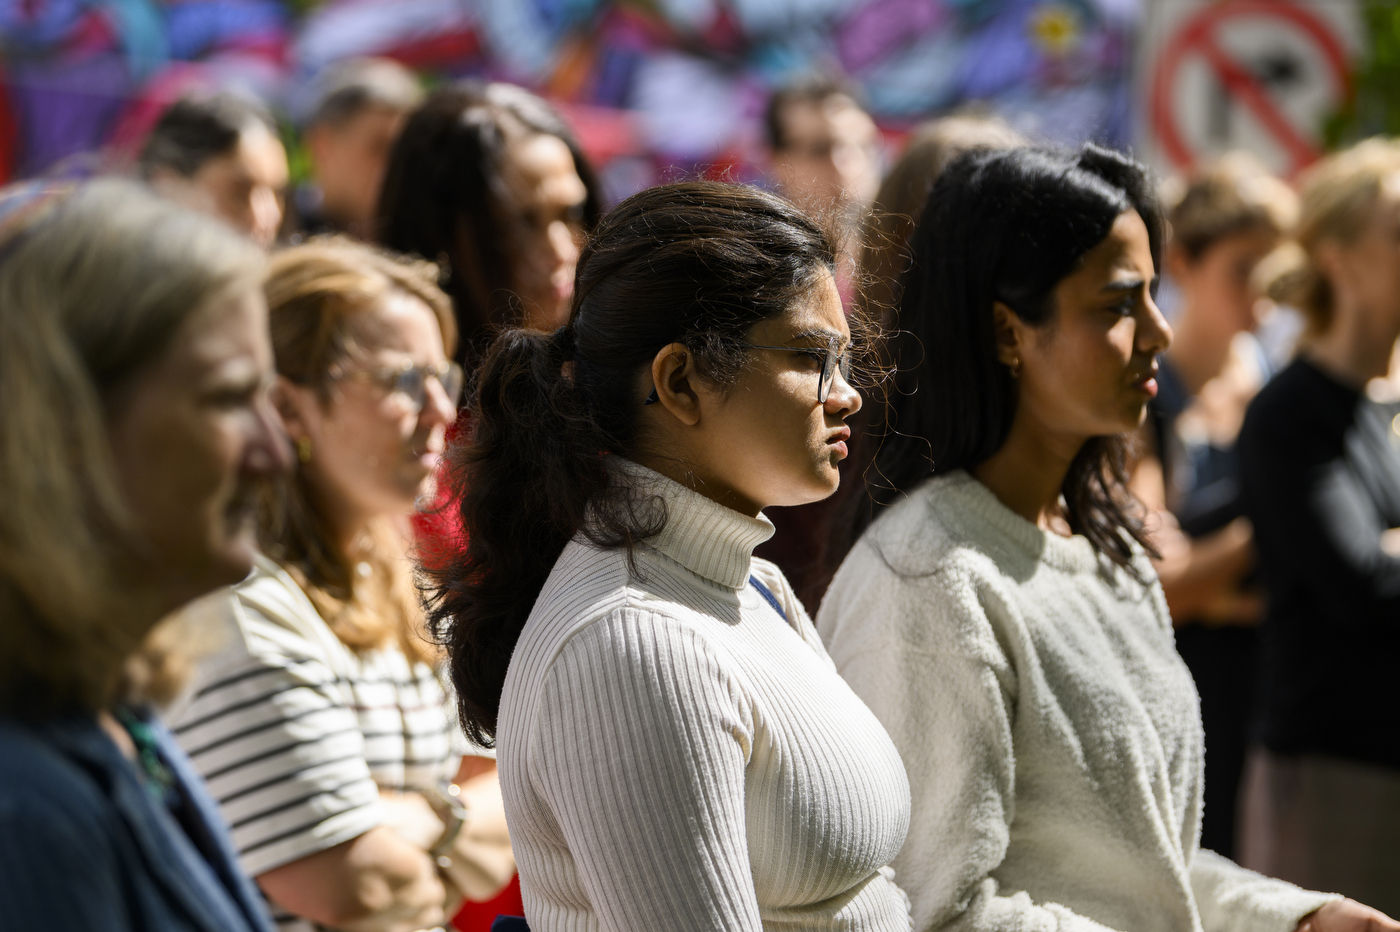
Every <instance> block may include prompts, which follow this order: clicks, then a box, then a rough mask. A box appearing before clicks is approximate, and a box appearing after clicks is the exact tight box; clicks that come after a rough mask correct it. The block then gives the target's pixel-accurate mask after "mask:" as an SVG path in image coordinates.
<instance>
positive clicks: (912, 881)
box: [835, 561, 1107, 932]
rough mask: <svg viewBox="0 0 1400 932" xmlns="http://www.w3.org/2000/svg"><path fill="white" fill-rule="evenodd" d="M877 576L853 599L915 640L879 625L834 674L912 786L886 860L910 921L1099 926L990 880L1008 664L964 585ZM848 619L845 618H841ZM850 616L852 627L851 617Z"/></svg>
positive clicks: (922, 929) (1001, 833)
mask: <svg viewBox="0 0 1400 932" xmlns="http://www.w3.org/2000/svg"><path fill="white" fill-rule="evenodd" d="M869 568H870V569H871V570H873V571H874V574H875V575H876V576H877V577H883V578H875V579H871V580H869V582H868V583H867V584H866V585H864V586H862V587H861V589H862V591H861V596H860V599H859V604H860V605H861V606H862V613H863V614H864V615H865V616H866V617H867V618H870V619H877V618H881V617H884V618H911V617H917V618H918V619H919V623H918V625H917V626H914V627H913V628H909V629H905V630H906V631H910V630H913V631H917V638H918V640H917V643H911V639H910V638H905V637H900V636H898V635H897V634H895V633H893V632H892V631H891V629H890V628H889V627H883V626H879V625H875V624H871V625H869V626H868V627H869V628H877V627H878V628H880V630H881V633H880V634H878V635H874V636H871V637H868V638H864V639H862V640H861V643H860V646H859V648H858V649H856V650H851V651H842V652H841V653H840V654H839V655H838V656H836V658H835V659H836V662H837V665H838V667H839V669H840V671H841V674H842V675H843V676H844V677H845V678H846V679H847V681H848V682H850V683H851V684H852V686H854V687H855V689H856V692H857V693H859V694H860V696H861V698H862V699H864V700H865V702H866V704H867V705H869V706H870V708H871V710H872V711H874V713H875V715H876V716H877V717H878V718H879V719H880V721H881V722H882V723H883V724H884V725H885V727H886V729H888V730H889V733H890V737H892V738H893V739H894V742H895V745H896V746H897V747H898V748H899V750H900V753H901V754H902V755H903V756H904V764H905V767H906V768H907V769H908V772H909V782H910V785H911V787H912V788H913V789H914V793H913V808H912V811H911V817H910V825H909V837H908V840H907V841H906V842H905V845H904V848H903V850H902V851H901V852H900V856H899V857H898V858H897V859H896V861H895V869H896V874H895V876H896V881H897V882H898V883H899V884H900V886H901V887H903V888H904V890H905V891H906V892H907V893H908V894H909V898H910V901H911V904H912V907H913V908H912V913H913V920H914V928H915V929H916V930H918V932H926V930H949V932H1052V930H1062V932H1105V930H1106V928H1107V927H1106V926H1103V925H1101V924H1099V923H1097V922H1095V921H1093V920H1092V919H1089V918H1087V917H1084V916H1081V915H1079V914H1076V913H1074V912H1072V911H1070V910H1069V909H1067V908H1065V907H1063V906H1060V905H1057V904H1054V903H1037V902H1032V900H1031V899H1030V897H1029V896H1028V895H1027V894H1025V893H1023V892H1022V893H1016V894H1014V895H1011V896H1003V895H1001V893H1000V890H999V887H998V883H997V880H996V878H995V874H996V869H997V867H998V865H1000V864H1001V862H1002V861H1003V860H1004V859H1005V857H1006V852H1007V848H1008V846H1009V843H1010V825H1011V821H1012V819H1013V817H1014V815H1015V812H1014V808H1015V791H1016V787H1015V758H1014V749H1013V747H1012V737H1011V736H1012V716H1013V714H1014V708H1015V696H1016V689H1017V680H1016V671H1015V668H1014V667H1013V665H1012V663H1011V662H1010V661H1009V660H1008V658H1007V656H1006V654H1005V653H1004V651H1003V649H1002V647H1001V646H1000V644H999V643H998V639H997V637H996V635H995V632H994V631H993V627H992V625H991V623H990V622H989V620H988V618H987V615H986V613H985V612H984V611H983V609H982V606H981V605H980V604H979V603H978V601H977V597H976V594H975V592H974V591H973V588H972V586H971V585H970V584H969V583H968V581H967V580H966V579H964V578H960V577H956V576H954V575H953V574H950V573H948V572H939V573H935V574H934V575H932V576H925V577H922V578H917V579H900V578H897V577H895V576H894V575H893V574H891V573H889V572H888V570H887V569H885V568H883V567H880V565H879V563H878V562H874V561H872V563H871V564H870V565H869ZM853 622H857V620H856V619H853V618H845V619H843V623H844V624H851V623H853ZM857 623H858V622H857Z"/></svg>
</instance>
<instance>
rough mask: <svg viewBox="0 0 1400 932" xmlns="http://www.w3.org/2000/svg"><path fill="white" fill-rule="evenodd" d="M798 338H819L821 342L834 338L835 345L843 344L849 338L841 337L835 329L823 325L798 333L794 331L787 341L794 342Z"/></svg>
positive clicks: (847, 341)
mask: <svg viewBox="0 0 1400 932" xmlns="http://www.w3.org/2000/svg"><path fill="white" fill-rule="evenodd" d="M798 340H821V341H822V342H830V341H831V340H835V341H836V343H837V345H844V344H846V343H849V342H850V340H849V339H846V338H844V337H842V336H841V334H840V333H838V332H836V331H835V330H828V329H826V328H825V327H813V328H811V329H809V330H802V331H800V332H798V333H794V334H793V335H792V336H790V337H788V340H787V342H789V343H795V342H796V341H798Z"/></svg>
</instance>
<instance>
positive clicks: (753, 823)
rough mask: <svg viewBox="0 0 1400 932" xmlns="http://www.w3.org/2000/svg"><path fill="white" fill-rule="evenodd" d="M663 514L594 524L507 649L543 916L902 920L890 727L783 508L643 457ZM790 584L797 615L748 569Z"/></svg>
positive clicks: (528, 848) (637, 478) (709, 923)
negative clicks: (653, 520) (796, 590)
mask: <svg viewBox="0 0 1400 932" xmlns="http://www.w3.org/2000/svg"><path fill="white" fill-rule="evenodd" d="M622 466H623V468H624V469H625V470H626V472H627V474H628V475H629V476H630V477H631V481H634V482H638V483H643V484H645V485H646V486H647V487H648V489H649V490H651V491H654V492H655V494H657V495H659V496H661V497H662V498H663V499H664V501H665V502H666V508H667V515H668V521H667V524H666V528H665V530H664V531H663V532H662V533H661V534H660V535H658V536H657V537H655V538H653V539H651V540H650V541H649V542H648V543H647V544H645V545H643V546H641V547H639V548H638V550H637V554H636V563H637V569H638V571H639V572H638V573H636V574H633V573H630V572H629V570H628V565H627V558H626V554H625V553H624V552H622V551H619V550H600V549H598V548H596V547H593V546H592V545H590V544H588V543H587V542H586V541H584V540H583V539H581V538H576V539H575V540H574V541H573V542H571V543H570V544H569V545H568V546H567V547H566V548H565V549H564V552H563V554H562V555H561V556H560V558H559V561H558V562H557V563H556V564H555V566H554V570H553V572H552V573H551V575H550V577H549V580H548V581H547V582H546V584H545V586H544V589H543V591H542V592H541V593H540V596H539V599H538V601H537V602H536V603H535V607H534V610H533V612H532V613H531V615H530V618H529V621H528V622H527V623H526V625H525V628H524V631H523V632H522V633H521V637H520V641H519V643H518V644H517V646H516V648H515V653H514V655H513V656H512V658H511V663H510V669H509V672H508V674H507V676H506V683H505V690H504V692H503V694H502V696H501V711H500V718H499V727H498V731H497V741H498V747H499V755H498V759H499V764H500V773H501V787H502V791H503V793H504V795H505V803H506V813H507V816H508V818H509V821H510V829H511V841H512V843H513V845H514V847H515V851H516V857H517V860H518V862H519V865H520V878H521V888H522V891H523V894H524V899H525V912H526V917H527V919H528V920H529V923H530V927H531V929H533V930H534V932H565V930H567V932H583V930H595V929H609V930H619V932H623V930H625V932H663V930H672V929H675V930H681V929H685V930H690V929H695V930H702V929H703V930H721V929H722V930H726V932H741V930H751V932H757V930H759V929H778V928H781V929H785V930H786V929H794V930H796V929H812V930H818V929H842V930H882V932H883V930H907V929H908V928H909V914H908V905H907V900H906V899H905V897H904V895H903V893H902V892H901V891H900V890H899V889H898V888H897V887H896V886H895V885H894V883H893V882H892V874H891V872H890V870H889V868H888V867H887V866H886V865H887V864H888V863H889V861H890V860H891V859H892V858H893V857H894V855H895V853H896V852H898V851H899V848H900V845H901V844H902V843H903V841H904V835H905V831H906V828H907V826H908V819H909V785H908V782H907V780H906V779H905V774H904V766H903V764H902V763H901V762H900V759H899V754H898V752H897V751H896V750H895V748H894V745H893V744H892V743H891V741H890V739H889V736H888V735H886V733H885V731H884V729H883V728H881V727H880V724H879V722H878V721H876V719H875V717H874V715H872V714H871V712H870V710H869V709H867V708H866V706H865V704H864V703H863V702H861V700H860V699H859V698H857V697H856V695H855V694H854V693H853V692H852V691H851V690H850V688H849V687H848V686H847V685H846V684H845V682H844V681H842V679H841V678H840V676H838V675H837V673H836V670H835V668H834V667H833V666H832V663H831V660H830V659H829V658H828V657H827V655H826V652H825V650H824V649H823V648H822V645H821V641H820V639H819V638H818V637H817V634H816V631H815V629H814V628H813V626H812V623H811V621H810V620H809V619H808V617H807V615H806V613H805V612H804V611H803V610H802V607H801V605H800V603H799V602H798V601H797V599H796V597H794V596H793V594H792V590H791V588H790V587H789V586H788V584H787V581H786V580H785V579H784V578H783V576H782V573H781V572H779V571H778V569H777V568H776V567H774V566H773V565H772V564H771V563H768V562H766V561H764V560H757V559H754V558H753V555H752V554H753V548H754V547H756V546H757V545H758V544H760V543H762V542H763V541H764V540H767V539H768V537H769V536H771V535H772V533H773V525H772V524H771V523H770V522H769V521H768V520H767V519H766V518H764V517H762V516H760V517H759V518H757V519H755V518H749V517H747V516H745V515H742V514H740V513H738V512H736V511H733V510H731V509H728V508H725V507H723V506H720V505H717V504H715V503H714V502H712V501H710V500H709V499H707V498H704V497H703V496H701V495H699V494H697V493H695V492H692V491H690V490H688V489H686V488H684V487H683V486H681V485H679V484H677V483H675V482H672V481H671V480H669V479H666V478H664V477H662V476H661V475H660V474H658V473H655V472H652V471H650V470H647V469H643V468H642V467H640V466H636V465H634V464H628V463H624V464H622ZM750 575H753V576H755V577H757V578H758V579H759V580H760V581H761V582H762V583H763V584H764V585H766V586H767V587H768V589H769V590H771V592H772V593H773V595H774V596H775V597H776V598H777V599H778V601H779V602H780V604H781V605H782V606H783V610H784V611H785V612H786V614H787V617H788V620H787V621H785V620H784V619H783V618H782V617H781V616H780V615H779V613H778V612H777V611H776V610H775V609H774V608H773V606H772V605H770V604H769V602H768V601H767V600H766V599H765V598H764V596H763V595H762V594H761V593H760V592H759V590H758V589H757V588H756V587H755V586H753V585H752V584H751V583H750V581H749V577H750Z"/></svg>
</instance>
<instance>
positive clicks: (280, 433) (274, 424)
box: [244, 392, 292, 476]
mask: <svg viewBox="0 0 1400 932" xmlns="http://www.w3.org/2000/svg"><path fill="white" fill-rule="evenodd" d="M244 468H245V469H246V470H247V471H248V472H251V473H255V474H257V475H262V476H273V475H277V474H278V473H284V472H287V471H288V470H290V469H291V468H292V445H291V441H290V440H289V439H288V438H287V428H286V426H285V425H284V424H283V423H282V418H281V416H280V415H279V414H278V413H277V410H276V408H274V407H273V404H272V399H271V397H270V396H269V394H268V393H267V392H263V393H262V395H261V396H260V397H259V399H258V400H257V402H255V403H254V405H253V430H252V435H251V436H250V437H249V438H248V452H247V455H246V456H245V457H244Z"/></svg>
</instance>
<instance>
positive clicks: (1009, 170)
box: [820, 146, 1400, 932]
mask: <svg viewBox="0 0 1400 932" xmlns="http://www.w3.org/2000/svg"><path fill="white" fill-rule="evenodd" d="M1162 226H1163V224H1162V217H1161V212H1160V209H1159V208H1158V206H1157V203H1156V201H1155V199H1154V197H1153V195H1152V193H1151V187H1150V184H1149V181H1148V178H1147V176H1146V173H1145V170H1144V169H1143V168H1142V167H1141V166H1140V165H1138V164H1137V163H1135V162H1133V161H1132V160H1130V159H1128V158H1126V157H1124V156H1121V155H1118V154H1116V153H1113V152H1110V151H1107V150H1104V149H1100V148H1097V147H1095V146H1085V147H1084V148H1082V149H1079V150H1076V151H1070V152H1061V151H1052V150H1043V149H1033V148H1020V149H1011V150H1005V151H999V152H981V153H973V154H970V155H967V156H964V157H962V158H960V159H959V160H958V161H957V162H955V163H953V165H951V166H950V167H949V168H948V169H947V170H946V171H945V173H944V174H943V176H942V177H941V178H940V179H939V180H938V182H937V183H936V184H935V186H934V189H933V192H932V194H931V195H930V199H929V203H928V206H927V208H926V209H925V211H924V214H923V216H922V218H921V220H920V225H919V228H918V230H917V231H916V232H915V235H914V239H913V242H912V245H911V253H912V258H913V266H912V269H911V271H910V273H909V275H908V276H907V279H906V282H905V288H904V293H903V297H902V303H901V316H900V320H899V324H900V326H901V328H902V331H901V333H900V334H899V336H898V337H897V338H896V345H895V352H896V355H897V359H898V362H899V363H900V364H901V365H902V366H904V367H906V368H905V369H904V371H902V372H901V373H900V375H899V384H898V388H897V390H896V391H895V392H894V393H893V395H892V401H891V403H890V406H889V409H888V411H887V412H886V418H885V420H886V423H887V425H888V429H889V436H888V437H887V439H886V441H885V444H884V446H883V448H882V449H881V450H880V452H879V454H878V455H877V457H876V460H875V468H874V469H873V470H872V491H873V492H874V493H875V494H874V509H873V511H874V512H875V513H876V514H877V518H876V520H875V521H874V522H873V523H869V526H868V527H866V528H865V529H864V532H863V533H862V534H861V535H860V538H859V541H858V542H857V543H856V545H855V546H854V548H853V549H852V551H851V552H850V554H849V555H848V556H847V558H846V560H845V562H844V564H843V565H842V567H841V569H840V570H839V571H838V572H837V574H836V578H835V579H834V581H833V582H832V585H831V588H830V590H829V591H828V593H827V596H826V600H825V602H824V603H823V604H822V608H821V613H820V630H821V633H822V635H823V638H824V639H825V640H826V643H827V644H828V646H829V648H830V650H831V653H832V657H833V659H835V661H836V663H837V666H838V669H840V670H841V672H842V674H843V675H844V676H845V677H846V679H847V680H848V681H849V682H850V683H851V685H852V687H853V688H854V689H855V690H856V692H857V693H858V694H859V695H861V697H862V698H864V699H865V701H866V702H867V703H869V704H870V707H871V708H872V709H873V710H874V711H875V713H876V715H878V716H879V717H880V719H881V721H882V722H883V723H884V725H885V727H886V728H888V729H889V730H890V734H891V737H893V738H894V741H895V744H896V745H897V746H898V747H899V748H900V751H901V753H902V754H903V756H904V760H905V763H906V766H907V767H908V768H909V773H910V775H911V778H912V779H911V787H910V789H911V796H912V816H911V823H910V831H909V841H908V843H907V844H906V845H905V847H904V849H903V850H902V851H901V852H900V855H899V857H898V858H897V859H896V860H895V868H896V870H897V871H898V876H899V878H900V882H901V885H902V886H903V887H904V888H905V889H906V890H907V891H908V893H909V896H910V900H911V903H912V912H913V918H914V925H915V928H917V929H920V930H925V929H943V928H948V929H960V930H979V932H980V930H1011V929H1076V930H1084V932H1088V930H1100V932H1101V930H1103V929H1104V928H1105V927H1107V928H1112V929H1120V930H1131V932H1156V930H1161V932H1167V930H1172V932H1180V930H1185V929H1196V930H1201V929H1204V930H1209V932H1215V930H1224V929H1230V930H1238V932H1245V930H1251V932H1289V930H1293V929H1295V928H1302V927H1303V926H1304V925H1307V924H1311V927H1312V929H1313V930H1315V932H1327V930H1348V932H1353V930H1354V932H1360V930H1362V929H1368V928H1369V929H1371V930H1373V932H1374V930H1381V929H1385V930H1396V929H1400V925H1397V924H1396V923H1394V922H1392V921H1390V920H1389V919H1386V918H1385V917H1384V916H1382V915H1381V914H1380V913H1377V912H1376V911H1375V910H1371V909H1368V908H1367V907H1364V906H1361V905H1359V904H1356V903H1353V902H1351V901H1349V900H1341V899H1340V898H1338V897H1336V896H1333V895H1328V894H1321V893H1311V892H1308V891H1305V890H1301V889H1299V888H1297V887H1294V886H1292V885H1290V884H1286V883H1283V882H1281V881H1274V880H1270V879H1268V878H1265V877H1262V876H1260V875H1258V874H1253V873H1250V872H1248V871H1245V870H1243V869H1241V868H1239V867H1236V866H1235V865H1234V864H1232V863H1230V862H1229V861H1228V860H1226V859H1225V858H1222V857H1219V856H1218V855H1215V854H1213V853H1211V852H1209V851H1203V850H1201V849H1200V846H1199V838H1200V821H1201V770H1202V767H1201V761H1202V754H1203V740H1202V736H1201V724H1200V721H1201V720H1200V712H1199V706H1198V702H1197V698H1196V691H1195V688H1194V687H1193V685H1192V681H1191V675H1190V673H1189V672H1188V671H1187V669H1186V666H1185V664H1183V663H1182V661H1181V658H1180V657H1179V656H1178V655H1177V653H1176V651H1175V650H1174V648H1173V643H1172V626H1171V619H1170V617H1169V616H1168V613H1167V606H1166V601H1165V599H1164V598H1163V596H1162V588H1161V585H1160V584H1159V583H1158V581H1157V578H1156V575H1155V574H1154V572H1153V569H1152V564H1151V562H1150V561H1149V559H1148V554H1147V549H1148V545H1147V541H1146V538H1145V535H1144V533H1143V528H1142V524H1141V521H1140V520H1139V517H1138V515H1139V507H1138V506H1137V504H1136V502H1135V501H1134V500H1133V498H1132V496H1131V495H1130V494H1129V492H1128V490H1127V487H1126V468H1127V455H1128V438H1129V436H1130V435H1131V434H1132V433H1133V432H1134V431H1136V430H1137V429H1138V428H1139V426H1140V425H1141V424H1142V422H1143V418H1144V416H1145V414H1146V409H1147V403H1148V401H1149V399H1151V398H1152V397H1153V395H1154V394H1155V393H1156V388H1157V385H1156V374H1157V362H1156V356H1157V355H1158V354H1159V353H1161V352H1162V351H1163V350H1164V349H1165V348H1166V347H1167V345H1168V344H1169V343H1170V341H1171V331H1170V329H1169V328H1168V326H1167V323H1166V321H1165V320H1164V319H1163V318H1162V315H1161V313H1160V312H1159V311H1158V309H1157V306H1156V304H1155V303H1154V300H1153V291H1154V290H1155V289H1154V285H1155V281H1156V277H1157V269H1158V266H1159V259H1160V255H1161V244H1162ZM867 513H869V512H867Z"/></svg>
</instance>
